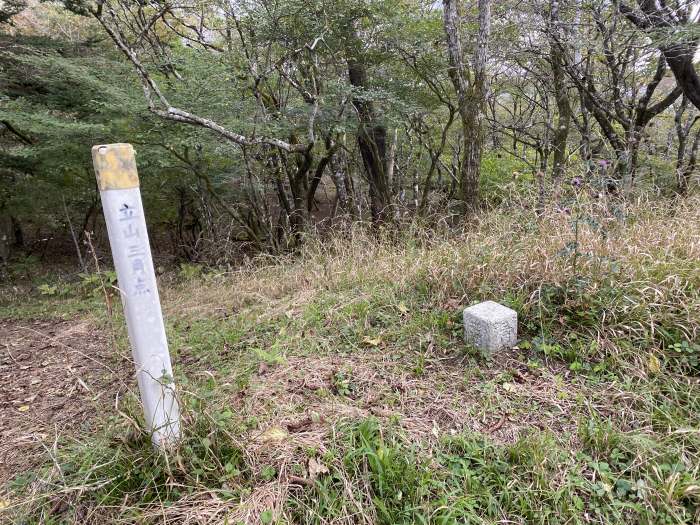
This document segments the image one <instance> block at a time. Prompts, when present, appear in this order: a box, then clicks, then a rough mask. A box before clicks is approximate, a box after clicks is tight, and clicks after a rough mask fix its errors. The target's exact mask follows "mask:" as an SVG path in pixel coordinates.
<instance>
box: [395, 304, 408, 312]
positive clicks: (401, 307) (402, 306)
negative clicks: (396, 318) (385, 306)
mask: <svg viewBox="0 0 700 525" xmlns="http://www.w3.org/2000/svg"><path fill="white" fill-rule="evenodd" d="M396 308H398V310H399V312H401V313H402V314H406V313H408V307H407V306H406V305H405V304H404V303H399V304H398V305H396Z"/></svg>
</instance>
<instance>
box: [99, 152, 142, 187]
mask: <svg viewBox="0 0 700 525" xmlns="http://www.w3.org/2000/svg"><path fill="white" fill-rule="evenodd" d="M92 165H93V166H94V167H95V176H96V177H97V186H98V187H99V189H100V191H104V190H126V189H129V188H138V187H139V175H138V173H137V172H136V157H135V156H134V148H133V147H132V146H131V144H102V145H99V146H93V147H92Z"/></svg>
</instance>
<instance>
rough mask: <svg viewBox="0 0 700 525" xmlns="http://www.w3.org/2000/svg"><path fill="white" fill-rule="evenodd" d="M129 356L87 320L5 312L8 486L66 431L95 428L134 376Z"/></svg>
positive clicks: (3, 476)
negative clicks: (96, 418)
mask: <svg viewBox="0 0 700 525" xmlns="http://www.w3.org/2000/svg"><path fill="white" fill-rule="evenodd" d="M121 361H123V360H120V359H119V358H118V357H117V356H115V355H114V351H113V349H112V345H111V344H110V341H109V338H108V337H107V336H106V335H105V334H104V333H101V332H99V331H97V330H96V329H95V328H94V327H93V326H92V325H91V324H90V323H88V322H86V321H61V320H34V321H31V320H30V321H27V320H23V321H12V320H0V488H2V487H3V486H4V485H5V483H6V482H7V481H9V480H10V479H12V478H13V477H15V476H16V475H17V474H20V473H22V472H24V471H26V470H27V469H30V468H32V467H33V466H36V465H37V464H38V463H40V462H42V461H43V460H45V459H46V455H45V454H44V453H43V452H44V451H45V450H46V449H47V448H50V447H51V446H52V444H53V443H54V441H55V440H56V439H57V438H58V437H61V436H66V435H70V434H71V433H75V432H77V431H78V430H82V431H83V432H90V431H91V430H92V428H91V421H92V419H93V417H92V416H93V415H94V414H96V411H97V410H98V409H99V407H104V406H106V405H109V404H111V403H114V397H115V395H116V393H117V391H118V390H120V389H123V388H124V384H123V381H124V380H125V379H128V374H126V373H125V372H123V371H124V369H125V367H124V365H125V363H121V364H119V363H120V362H121ZM120 370H121V371H120Z"/></svg>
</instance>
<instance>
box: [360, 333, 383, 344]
mask: <svg viewBox="0 0 700 525" xmlns="http://www.w3.org/2000/svg"><path fill="white" fill-rule="evenodd" d="M381 342H382V338H381V336H379V335H378V336H377V337H370V336H368V335H366V336H365V337H364V338H363V339H362V343H363V344H364V345H367V346H379V345H380V343H381Z"/></svg>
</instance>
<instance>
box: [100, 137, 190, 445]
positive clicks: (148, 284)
mask: <svg viewBox="0 0 700 525" xmlns="http://www.w3.org/2000/svg"><path fill="white" fill-rule="evenodd" d="M92 162H93V165H94V167H95V175H96V177H97V185H98V187H99V189H100V197H101V198H102V209H103V211H104V216H105V221H106V222H107V233H108V234H109V243H110V245H111V247H112V258H113V259H114V267H115V269H116V271H117V280H118V282H119V291H120V294H121V298H122V304H123V305H124V316H125V317H126V324H127V328H128V331H129V341H130V342H131V352H132V355H133V357H134V364H135V365H136V378H137V380H138V384H139V390H140V391H141V402H142V403H143V411H144V414H145V416H146V425H147V429H148V431H149V432H150V433H151V438H152V440H153V443H154V444H155V445H157V446H165V445H167V444H170V443H173V442H175V441H177V439H178V438H179V437H180V411H179V407H178V403H177V399H176V397H175V385H174V383H173V371H172V368H171V366H170V354H169V352H168V342H167V340H166V337H165V326H164V325H163V314H162V313H161V309H160V299H159V297H158V288H157V286H156V275H155V272H154V270H153V260H152V258H151V248H150V246H149V243H148V232H147V231H146V221H145V218H144V214H143V205H142V204H141V192H140V191H139V177H138V174H137V172H136V159H135V157H134V148H132V147H131V145H130V144H107V145H103V146H94V147H93V148H92Z"/></svg>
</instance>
